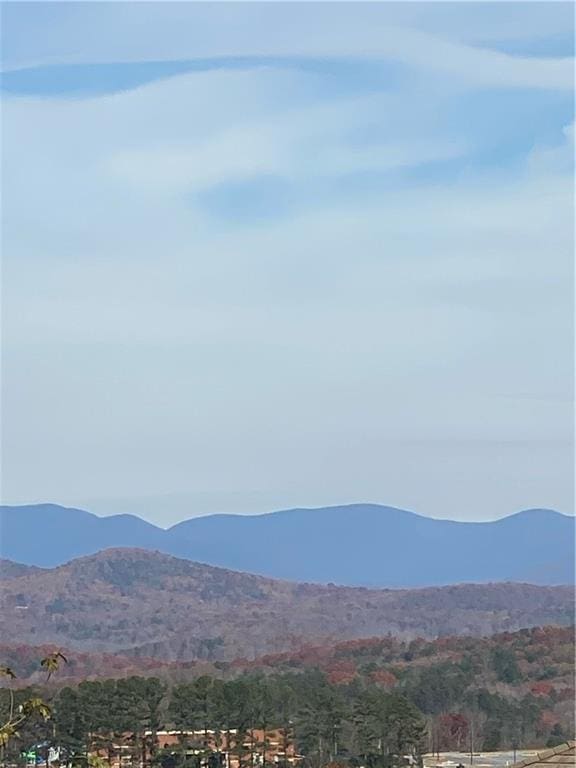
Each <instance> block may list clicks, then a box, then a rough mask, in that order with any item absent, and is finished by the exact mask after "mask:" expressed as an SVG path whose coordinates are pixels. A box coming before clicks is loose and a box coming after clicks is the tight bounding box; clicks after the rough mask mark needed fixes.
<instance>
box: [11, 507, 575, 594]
mask: <svg viewBox="0 0 576 768" xmlns="http://www.w3.org/2000/svg"><path fill="white" fill-rule="evenodd" d="M30 531H34V532H35V535H34V536H31V535H30ZM0 533H1V535H2V536H1V544H0V555H2V556H3V557H5V558H7V559H10V560H13V561H15V562H18V563H23V564H26V565H35V566H39V567H46V566H48V567H51V566H54V565H58V564H62V563H64V562H67V561H69V560H72V559H74V558H76V557H80V556H82V555H87V554H93V553H94V552H97V551H100V550H104V549H109V548H113V547H130V548H134V547H137V548H138V547H140V548H143V549H146V550H150V551H153V550H157V551H159V552H164V553H166V554H171V555H174V556H176V557H180V558H185V559H189V560H193V561H200V562H204V563H206V564H208V565H214V566H219V567H223V568H229V569H231V570H235V571H245V572H249V573H255V574H259V575H262V576H268V577H270V578H276V579H287V580H292V581H307V582H312V583H319V584H322V583H324V584H325V583H339V584H348V585H351V586H369V587H386V586H390V587H419V586H426V585H430V586H438V585H441V584H452V583H457V582H470V583H487V582H489V581H495V582H503V581H519V582H527V583H536V584H570V583H572V581H573V573H574V518H573V517H571V516H569V515H565V514H562V513H560V512H557V511H555V510H547V509H538V508H534V509H527V510H521V511H519V512H515V513H513V514H512V515H509V516H507V517H504V518H500V519H498V520H495V521H481V522H480V521H479V522H462V521H454V520H444V519H439V518H429V517H425V516H424V515H420V514H417V513H414V512H410V511H408V510H403V509H399V508H396V507H386V506H382V505H377V504H347V505H342V506H334V507H320V508H294V509H288V510H280V511H278V512H266V513H262V514H260V515H227V514H217V515H208V516H204V517H196V518H191V519H189V520H184V521H181V522H180V523H177V524H175V525H174V526H172V527H170V528H168V529H164V528H160V527H158V526H155V525H154V524H153V523H149V522H148V521H145V520H142V519H141V518H139V517H138V516H136V515H131V514H128V513H123V514H120V515H112V516H109V517H99V516H97V515H95V514H93V513H91V512H87V511H85V510H79V509H75V508H73V507H60V506H59V505H55V504H42V505H24V506H17V507H9V506H3V507H0Z"/></svg>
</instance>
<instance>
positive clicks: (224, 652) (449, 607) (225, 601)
mask: <svg viewBox="0 0 576 768" xmlns="http://www.w3.org/2000/svg"><path fill="white" fill-rule="evenodd" d="M0 588H1V593H2V615H1V622H2V626H1V627H0V629H1V631H2V636H3V637H5V638H10V640H11V642H14V643H24V644H42V643H54V644H58V645H62V646H67V647H72V648H75V649H77V650H82V651H98V652H106V653H110V652H123V653H125V654H128V655H133V656H143V657H153V658H159V659H161V660H163V661H176V660H177V661H187V660H194V659H204V660H218V659H220V660H232V659H234V658H237V657H240V656H243V657H246V658H256V657H258V656H261V655H263V654H266V653H276V652H283V651H289V650H292V649H297V648H300V647H301V646H302V644H303V643H306V642H308V643H310V642H313V643H321V642H322V643H325V642H330V641H331V642H336V641H337V640H338V639H345V640H352V639H355V638H362V637H370V636H381V635H385V634H388V633H390V634H393V635H395V636H397V637H402V638H406V639H411V638H415V637H419V636H421V637H427V638H434V637H438V636H442V635H477V636H478V635H488V634H493V633H495V632H501V631H504V630H509V631H514V630H517V629H520V628H522V627H530V626H537V625H544V624H564V625H568V624H572V623H573V620H574V619H573V616H574V601H573V596H574V590H573V589H572V588H571V587H561V586H559V587H541V586H534V585H529V584H514V583H505V584H460V585H456V586H451V587H433V588H426V589H411V590H376V589H366V588H351V587H337V586H334V585H327V586H321V585H317V584H298V583H293V582H287V581H277V580H272V579H266V578H264V577H259V576H253V575H249V574H245V573H238V572H234V571H229V570H225V569H222V568H215V567H212V566H207V565H203V564H200V563H193V562H190V561H188V560H182V559H178V558H174V557H171V556H169V555H164V554H161V553H158V552H148V551H146V550H131V549H115V550H107V551H105V552H101V553H99V554H96V555H91V556H88V557H84V558H79V559H77V560H73V561H72V562H70V563H68V564H66V565H63V566H60V567H58V568H54V569H47V570H39V571H28V570H26V571H24V573H23V574H22V575H20V576H14V575H13V576H12V577H10V578H4V579H3V580H2V581H1V582H0Z"/></svg>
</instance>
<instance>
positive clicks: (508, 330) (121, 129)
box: [2, 2, 574, 526]
mask: <svg viewBox="0 0 576 768" xmlns="http://www.w3.org/2000/svg"><path fill="white" fill-rule="evenodd" d="M2 14H3V19H2V21H3V24H2V36H3V40H2V43H3V45H2V66H3V70H4V73H3V82H2V88H3V92H2V118H3V120H2V122H3V132H2V150H3V151H2V155H3V166H2V182H3V203H2V207H3V219H4V226H3V231H2V251H3V259H2V261H3V280H2V312H3V318H2V320H3V322H2V346H3V352H2V369H3V370H2V416H3V423H2V448H3V450H2V454H3V457H2V499H3V502H4V503H6V504H18V503H26V502H27V501H29V500H30V499H39V500H43V501H45V500H51V501H57V502H59V503H62V504H64V505H67V506H77V507H80V508H87V509H90V510H91V511H94V512H96V513H98V514H113V513H122V512H130V513H134V514H138V515H140V516H142V517H144V518H146V519H149V520H151V521H154V522H155V523H158V524H160V525H162V526H167V525H170V524H172V523H174V522H176V521H177V520H181V519H184V518H188V517H193V516H196V515H200V514H202V515H205V514H212V513H216V512H222V513H246V512H251V513H262V512H267V511H272V510H276V509H282V508H289V507H297V506H325V505H330V504H335V503H351V502H355V501H357V500H358V499H382V500H384V503H386V504H388V505H391V506H397V507H401V508H405V509H409V510H413V511H415V512H417V513H419V514H423V515H426V516H430V517H438V518H447V519H461V520H487V519H496V518H500V517H503V516H506V515H509V514H512V513H514V512H515V511H518V510H521V509H525V508H535V507H542V508H552V509H556V510H559V511H561V512H563V513H570V512H573V511H574V408H573V389H574V370H573V362H574V354H573V342H574V285H573V276H574V274H573V248H574V212H573V210H574V186H573V181H574V178H573V176H574V174H573V155H574V153H573V149H574V128H573V121H574V103H573V86H574V67H573V63H574V34H573V7H572V5H571V4H570V3H552V4H551V3H539V2H534V3H498V4H495V3H491V2H487V3H473V4H467V3H460V4H445V3H434V2H432V3H430V2H425V3H418V2H413V3H368V4H352V3H309V4H304V3H268V4H251V3H243V2H235V3H196V4H195V3H167V4H162V3H158V2H151V3H121V2H120V3H74V2H72V3H51V2H43V3H4V4H3V7H2Z"/></svg>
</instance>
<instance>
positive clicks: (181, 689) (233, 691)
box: [0, 662, 570, 768]
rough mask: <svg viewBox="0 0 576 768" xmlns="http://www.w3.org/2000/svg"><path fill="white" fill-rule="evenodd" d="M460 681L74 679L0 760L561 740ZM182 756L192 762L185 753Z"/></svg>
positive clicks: (389, 752)
mask: <svg viewBox="0 0 576 768" xmlns="http://www.w3.org/2000/svg"><path fill="white" fill-rule="evenodd" d="M467 674H468V672H467V670H466V669H463V668H462V663H460V664H458V663H454V662H447V663H446V664H444V665H437V666H436V667H433V668H428V669H423V670H422V671H421V672H420V674H419V675H418V676H416V677H415V678H413V679H412V680H411V681H410V684H409V685H405V686H403V687H401V686H399V687H396V688H394V689H393V690H390V689H387V688H386V687H384V686H382V685H381V684H378V683H377V682H374V681H367V680H365V679H360V678H355V679H353V680H351V681H350V682H348V683H341V684H335V683H331V682H330V681H329V680H328V677H327V675H326V674H324V673H323V672H321V671H319V670H304V671H299V672H293V673H289V672H287V673H284V674H281V675H265V674H263V673H262V672H253V673H250V674H243V675H241V676H240V677H238V678H237V679H233V680H222V679H218V678H215V677H210V676H202V677H199V678H197V679H195V680H193V681H190V682H184V683H178V684H173V685H169V684H168V683H167V682H165V681H162V680H160V679H159V678H155V677H149V678H146V677H130V678H125V679H120V680H104V681H90V682H83V683H80V684H79V685H78V686H75V687H65V688H61V689H60V690H53V691H52V692H51V693H50V692H48V693H45V698H47V700H48V701H49V703H50V706H51V707H52V718H51V719H50V720H49V721H47V722H46V723H41V722H39V721H35V722H33V723H30V724H28V725H27V726H26V728H24V729H23V730H22V732H21V733H20V734H19V736H18V738H16V739H14V740H13V741H12V742H11V743H10V745H9V747H8V749H9V750H10V752H9V754H8V755H7V758H6V759H7V761H8V762H9V759H10V756H11V757H12V759H16V757H17V755H18V753H19V752H20V751H21V750H23V749H29V748H30V746H31V745H33V744H35V743H42V744H43V745H44V748H46V749H47V748H48V745H54V746H58V747H61V748H63V749H64V750H65V752H66V753H67V754H68V755H70V756H73V757H74V760H75V761H76V762H78V763H79V764H82V761H84V762H85V761H86V757H87V755H88V754H89V753H94V752H95V751H99V752H100V753H101V754H102V753H104V754H106V753H107V751H108V752H109V751H110V750H112V748H113V745H114V744H118V743H123V744H125V745H126V747H127V748H128V749H129V750H130V751H131V752H132V754H133V756H134V759H135V760H138V761H140V760H141V761H142V762H145V763H146V764H150V765H156V766H163V767H164V768H172V767H173V766H176V765H181V766H184V765H186V766H187V768H197V765H198V762H199V760H200V757H201V755H202V750H203V749H206V748H207V742H206V738H202V736H201V735H200V736H197V737H187V736H185V735H182V737H181V738H180V739H179V744H178V747H177V748H173V749H171V750H169V753H168V752H167V751H166V750H160V749H159V748H158V739H157V738H156V736H155V734H156V733H157V732H158V731H160V730H166V729H168V730H175V731H178V732H180V733H182V734H184V732H185V731H197V732H199V733H200V734H202V733H204V734H207V732H208V731H214V732H215V734H216V741H217V742H218V735H221V736H222V737H226V743H228V744H229V745H230V751H231V752H232V753H233V754H234V755H235V757H236V759H237V761H238V765H239V766H240V768H242V767H243V766H245V767H246V768H252V766H254V765H256V764H258V765H262V764H266V763H268V762H271V757H270V753H269V752H268V751H267V746H266V738H264V739H263V742H264V743H252V744H250V746H249V747H247V746H246V742H247V738H246V736H247V735H248V734H250V732H252V731H254V730H261V731H263V732H264V733H266V732H269V731H272V730H277V729H280V730H281V731H282V734H283V739H285V741H286V744H285V746H286V747H288V745H290V747H292V748H293V750H294V751H295V752H296V753H298V754H299V755H302V756H303V762H304V765H307V766H310V768H320V767H321V766H324V765H327V764H329V763H341V764H348V765H350V766H358V765H363V766H368V767H369V768H390V767H392V766H396V765H399V764H400V763H402V761H403V756H405V755H413V756H414V757H415V759H416V760H418V758H419V756H420V755H421V754H422V753H423V752H435V751H443V750H452V749H460V750H464V751H467V750H470V749H471V750H474V751H480V750H489V749H515V748H523V747H530V746H542V745H543V744H546V743H547V744H549V745H552V744H557V743H560V742H562V741H563V740H565V739H566V738H567V737H569V736H570V733H569V726H563V724H562V723H560V722H558V721H554V720H550V719H549V720H548V721H546V720H545V719H544V720H543V717H542V715H543V712H545V711H546V710H545V707H543V702H544V699H542V697H538V696H534V695H533V694H531V693H529V694H526V695H525V696H522V697H519V698H507V697H505V696H503V695H501V694H500V693H498V692H496V691H489V690H487V689H485V688H469V687H468V686H467V684H466V676H467ZM13 693H14V696H15V697H16V702H15V703H16V706H17V705H18V702H19V701H23V700H25V699H26V698H30V696H31V695H34V694H35V692H34V691H31V690H29V689H25V690H16V691H14V692H13ZM9 706H10V698H9V692H8V690H7V689H3V690H2V696H1V700H0V707H1V708H2V709H3V711H4V712H6V710H7V708H8V707H9ZM146 732H149V734H148V736H146ZM232 732H236V734H235V735H234V736H232V735H231V734H232ZM248 742H250V739H248ZM189 748H194V749H197V750H198V752H199V756H197V757H194V758H191V757H189V756H188V757H186V752H187V750H188V751H189ZM210 751H211V752H212V751H213V750H212V749H211V750H210ZM284 751H286V750H284ZM172 752H174V753H175V754H171V753H172Z"/></svg>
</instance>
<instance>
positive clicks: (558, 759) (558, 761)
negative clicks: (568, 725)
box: [512, 741, 576, 768]
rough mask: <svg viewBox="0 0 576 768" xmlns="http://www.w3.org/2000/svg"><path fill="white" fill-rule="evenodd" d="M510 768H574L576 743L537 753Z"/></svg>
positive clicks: (575, 765)
mask: <svg viewBox="0 0 576 768" xmlns="http://www.w3.org/2000/svg"><path fill="white" fill-rule="evenodd" d="M512 768H576V741H568V742H566V744H561V745H560V746H559V747H553V748H552V749H547V750H545V751H544V752H537V753H536V754H535V755H533V756H532V757H529V758H527V759H526V760H522V762H520V763H516V764H515V765H513V766H512Z"/></svg>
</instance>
